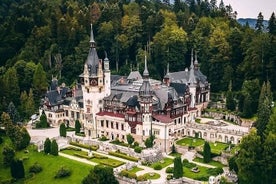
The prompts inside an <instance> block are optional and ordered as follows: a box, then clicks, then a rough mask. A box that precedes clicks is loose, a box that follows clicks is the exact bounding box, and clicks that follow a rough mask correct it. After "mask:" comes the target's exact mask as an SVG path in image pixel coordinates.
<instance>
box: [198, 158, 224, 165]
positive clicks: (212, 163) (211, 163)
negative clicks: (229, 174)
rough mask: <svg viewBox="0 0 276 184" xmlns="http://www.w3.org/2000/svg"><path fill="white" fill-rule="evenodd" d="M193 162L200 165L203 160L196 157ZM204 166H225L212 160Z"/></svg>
mask: <svg viewBox="0 0 276 184" xmlns="http://www.w3.org/2000/svg"><path fill="white" fill-rule="evenodd" d="M193 161H195V162H200V163H204V162H203V158H199V157H196V158H195V159H194V160H193ZM204 164H208V165H212V166H215V167H224V166H225V165H223V164H222V163H220V162H218V161H214V160H212V161H211V162H209V163H204Z"/></svg>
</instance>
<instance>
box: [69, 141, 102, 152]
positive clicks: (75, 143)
mask: <svg viewBox="0 0 276 184" xmlns="http://www.w3.org/2000/svg"><path fill="white" fill-rule="evenodd" d="M70 144H71V145H73V146H78V147H81V148H85V149H91V150H92V151H97V149H99V146H90V145H86V144H80V143H77V142H70Z"/></svg>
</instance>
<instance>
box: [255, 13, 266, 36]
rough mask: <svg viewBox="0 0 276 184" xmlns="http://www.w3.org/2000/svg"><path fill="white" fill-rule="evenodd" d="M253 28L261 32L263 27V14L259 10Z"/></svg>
mask: <svg viewBox="0 0 276 184" xmlns="http://www.w3.org/2000/svg"><path fill="white" fill-rule="evenodd" d="M255 29H256V30H257V31H258V32H262V31H263V29H264V16H263V14H262V12H260V13H259V15H258V18H257V22H256V25H255Z"/></svg>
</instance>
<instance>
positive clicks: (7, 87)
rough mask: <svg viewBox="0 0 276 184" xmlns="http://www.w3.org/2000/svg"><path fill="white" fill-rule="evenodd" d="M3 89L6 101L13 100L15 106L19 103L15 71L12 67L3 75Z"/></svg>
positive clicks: (18, 89)
mask: <svg viewBox="0 0 276 184" xmlns="http://www.w3.org/2000/svg"><path fill="white" fill-rule="evenodd" d="M3 82H4V86H3V90H4V95H5V97H6V101H7V102H8V103H9V102H13V103H14V104H15V105H16V106H17V105H18V104H19V95H20V88H19V85H18V78H17V73H16V70H15V68H14V67H10V68H9V69H8V70H7V71H6V72H5V74H4V76H3Z"/></svg>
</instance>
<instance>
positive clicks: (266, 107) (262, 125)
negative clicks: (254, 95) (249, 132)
mask: <svg viewBox="0 0 276 184" xmlns="http://www.w3.org/2000/svg"><path fill="white" fill-rule="evenodd" d="M271 104H272V94H271V89H270V83H269V82H267V83H265V82H264V84H263V86H262V90H261V93H260V97H259V106H258V113H257V117H258V119H257V121H256V128H257V134H258V135H259V136H260V137H261V139H262V140H264V136H265V129H266V126H267V124H268V122H269V118H270V115H271V110H272V109H271Z"/></svg>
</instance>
